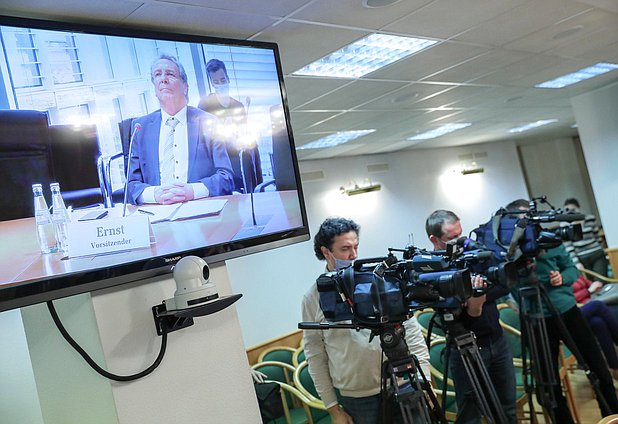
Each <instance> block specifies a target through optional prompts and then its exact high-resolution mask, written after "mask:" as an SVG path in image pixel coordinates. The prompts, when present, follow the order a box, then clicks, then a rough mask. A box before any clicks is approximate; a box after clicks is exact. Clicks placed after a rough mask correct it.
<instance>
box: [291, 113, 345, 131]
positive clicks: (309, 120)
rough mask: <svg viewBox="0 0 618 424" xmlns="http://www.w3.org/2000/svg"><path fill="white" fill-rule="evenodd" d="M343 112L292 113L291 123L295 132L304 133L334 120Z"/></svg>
mask: <svg viewBox="0 0 618 424" xmlns="http://www.w3.org/2000/svg"><path fill="white" fill-rule="evenodd" d="M339 113H341V112H313V111H300V112H294V111H292V112H290V121H291V123H292V128H293V129H294V131H295V132H299V131H304V130H307V129H309V128H311V127H312V126H313V125H317V124H319V123H320V122H322V121H325V120H327V119H330V118H332V117H333V116H335V115H337V114H339Z"/></svg>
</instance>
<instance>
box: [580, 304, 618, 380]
mask: <svg viewBox="0 0 618 424" xmlns="http://www.w3.org/2000/svg"><path fill="white" fill-rule="evenodd" d="M581 311H582V314H583V315H584V317H586V319H587V320H588V324H590V328H592V332H593V333H594V335H595V336H596V338H597V340H598V341H599V345H600V346H601V350H602V351H603V354H604V355H605V359H606V360H607V365H609V367H610V368H613V369H618V355H617V354H616V347H615V346H616V344H618V320H617V319H616V317H615V315H614V313H613V312H612V310H611V309H610V308H609V307H608V306H607V305H606V304H605V303H603V302H601V301H599V300H590V301H588V302H587V303H586V304H585V305H584V306H582V307H581Z"/></svg>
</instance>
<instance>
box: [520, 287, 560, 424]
mask: <svg viewBox="0 0 618 424" xmlns="http://www.w3.org/2000/svg"><path fill="white" fill-rule="evenodd" d="M519 295H520V299H521V302H520V319H519V322H520V324H521V335H522V357H523V365H524V369H523V372H524V385H525V388H526V393H527V395H528V400H529V404H530V413H531V414H534V409H533V406H532V405H533V403H532V389H533V385H532V383H531V382H530V380H529V377H530V374H531V376H532V379H533V380H534V385H535V386H536V393H537V398H538V400H539V403H540V404H541V406H542V407H543V408H544V409H545V411H546V413H547V414H548V415H549V416H550V419H551V422H552V423H556V416H555V411H556V406H557V402H556V397H555V391H556V390H557V389H558V387H559V382H558V380H557V379H556V375H557V369H555V367H556V364H555V362H556V360H555V358H553V356H552V354H551V348H550V345H549V338H548V334H547V327H546V325H545V318H544V316H543V310H542V306H541V297H540V294H539V290H538V286H527V287H522V288H520V289H519ZM528 356H529V357H528Z"/></svg>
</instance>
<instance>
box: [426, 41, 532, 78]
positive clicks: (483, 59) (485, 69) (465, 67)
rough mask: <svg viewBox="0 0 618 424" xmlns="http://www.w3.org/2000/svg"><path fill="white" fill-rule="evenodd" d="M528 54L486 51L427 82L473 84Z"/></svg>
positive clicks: (509, 51)
mask: <svg viewBox="0 0 618 424" xmlns="http://www.w3.org/2000/svg"><path fill="white" fill-rule="evenodd" d="M529 56H530V54H529V53H523V52H517V51H513V50H506V49H500V50H498V49H491V50H487V51H486V52H485V53H484V54H483V55H480V56H477V57H475V58H472V59H470V60H468V61H466V62H463V63H460V64H458V65H456V66H453V67H451V68H448V69H444V70H443V71H441V72H439V73H436V74H434V75H432V76H430V77H429V78H427V80H429V81H450V82H462V83H463V82H474V81H476V80H478V79H479V78H480V77H482V76H483V75H487V74H490V73H492V72H494V71H496V70H499V69H505V68H507V67H508V66H509V65H511V64H513V63H516V62H519V61H521V60H524V59H525V58H527V57H529Z"/></svg>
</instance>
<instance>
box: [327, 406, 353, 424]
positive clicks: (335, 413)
mask: <svg viewBox="0 0 618 424" xmlns="http://www.w3.org/2000/svg"><path fill="white" fill-rule="evenodd" d="M328 413H329V414H330V418H331V421H332V424H354V420H353V419H352V417H351V416H349V415H348V413H347V412H345V411H344V410H343V408H342V407H341V406H340V405H335V406H331V407H330V408H328Z"/></svg>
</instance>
